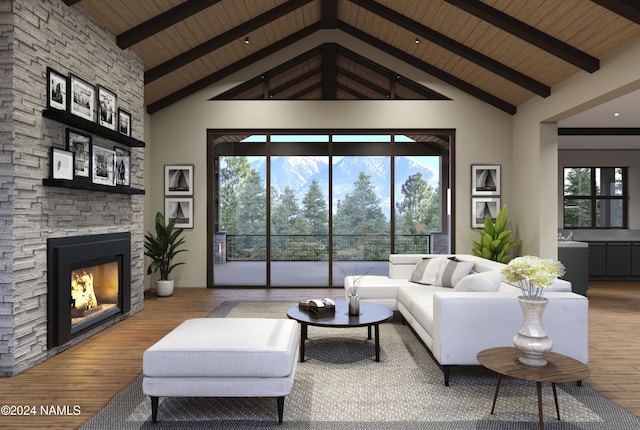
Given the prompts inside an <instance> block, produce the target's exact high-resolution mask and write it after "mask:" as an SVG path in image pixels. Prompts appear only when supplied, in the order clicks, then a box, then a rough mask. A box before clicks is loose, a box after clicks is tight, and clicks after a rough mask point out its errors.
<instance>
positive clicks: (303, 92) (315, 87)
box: [289, 82, 322, 100]
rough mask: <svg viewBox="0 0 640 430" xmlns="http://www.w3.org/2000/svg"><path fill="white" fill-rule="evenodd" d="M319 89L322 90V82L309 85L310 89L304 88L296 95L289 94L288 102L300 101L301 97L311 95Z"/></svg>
mask: <svg viewBox="0 0 640 430" xmlns="http://www.w3.org/2000/svg"><path fill="white" fill-rule="evenodd" d="M320 88H322V82H318V83H316V84H313V85H311V86H310V87H307V88H304V89H302V90H300V91H298V92H297V93H294V94H291V95H290V96H289V100H298V99H301V98H302V97H304V96H306V95H307V94H309V93H312V92H314V91H316V90H319V89H320Z"/></svg>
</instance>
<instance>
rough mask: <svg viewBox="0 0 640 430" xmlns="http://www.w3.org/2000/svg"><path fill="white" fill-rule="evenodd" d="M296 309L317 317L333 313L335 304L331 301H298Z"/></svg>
mask: <svg viewBox="0 0 640 430" xmlns="http://www.w3.org/2000/svg"><path fill="white" fill-rule="evenodd" d="M298 308H299V309H301V310H304V311H311V312H313V313H316V314H318V315H320V314H330V313H335V311H336V304H335V302H334V301H333V300H331V299H326V298H325V299H311V300H300V301H299V302H298Z"/></svg>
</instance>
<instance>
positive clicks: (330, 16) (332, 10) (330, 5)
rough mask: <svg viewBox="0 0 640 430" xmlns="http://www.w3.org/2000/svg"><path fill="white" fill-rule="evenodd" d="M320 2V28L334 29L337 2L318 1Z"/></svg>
mask: <svg viewBox="0 0 640 430" xmlns="http://www.w3.org/2000/svg"><path fill="white" fill-rule="evenodd" d="M320 1H321V2H322V27H323V28H336V24H337V23H338V0H320Z"/></svg>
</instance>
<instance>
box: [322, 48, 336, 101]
mask: <svg viewBox="0 0 640 430" xmlns="http://www.w3.org/2000/svg"><path fill="white" fill-rule="evenodd" d="M320 52H322V100H335V99H336V98H337V97H338V92H337V88H336V83H337V70H338V67H337V64H336V56H337V52H338V48H337V46H336V44H335V43H325V44H324V45H322V48H321V49H320Z"/></svg>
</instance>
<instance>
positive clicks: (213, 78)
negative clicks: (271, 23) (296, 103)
mask: <svg viewBox="0 0 640 430" xmlns="http://www.w3.org/2000/svg"><path fill="white" fill-rule="evenodd" d="M321 28H322V27H321V23H320V22H319V21H318V22H317V23H315V24H311V25H309V26H307V27H305V28H303V29H302V30H300V31H298V32H296V33H293V34H292V35H289V36H287V37H285V38H283V39H280V40H279V41H277V42H276V43H273V44H271V45H269V46H267V47H266V48H264V49H261V50H260V51H258V52H254V53H253V54H251V55H249V56H247V57H245V58H243V59H242V60H240V61H236V62H235V63H233V64H230V65H229V66H227V67H225V68H223V69H220V70H218V71H217V72H215V73H212V74H211V75H209V76H207V77H206V78H203V79H200V80H199V81H196V82H194V83H193V84H191V85H187V86H186V87H184V88H182V89H181V90H178V91H176V92H174V93H171V94H169V95H168V96H166V97H163V98H162V99H160V100H158V101H156V102H154V103H151V104H150V105H148V106H147V113H149V114H152V113H155V112H158V111H159V110H161V109H163V108H165V107H167V106H169V105H171V104H172V103H175V102H177V101H178V100H180V99H182V98H184V97H187V96H189V95H191V94H193V93H195V92H196V91H199V90H201V89H204V88H206V87H208V86H209V85H212V84H214V83H215V82H217V81H219V80H220V79H222V78H225V77H227V76H229V75H231V74H232V73H235V72H237V71H239V70H241V69H243V68H245V67H247V66H249V65H251V64H252V63H255V62H256V61H260V60H262V59H263V58H265V57H267V56H268V55H271V54H273V53H274V52H277V51H279V50H280V49H283V48H285V47H286V46H288V45H290V44H292V43H295V42H297V41H299V40H301V39H303V38H305V37H307V36H308V35H310V34H312V33H315V32H316V31H318V30H320V29H321Z"/></svg>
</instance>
